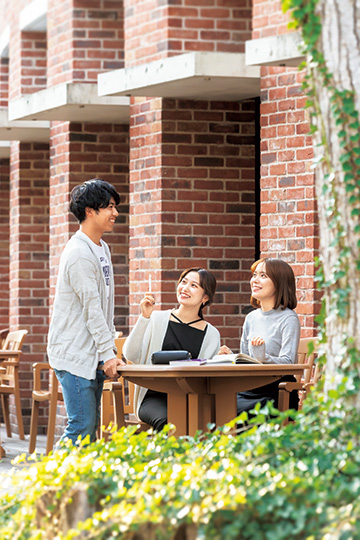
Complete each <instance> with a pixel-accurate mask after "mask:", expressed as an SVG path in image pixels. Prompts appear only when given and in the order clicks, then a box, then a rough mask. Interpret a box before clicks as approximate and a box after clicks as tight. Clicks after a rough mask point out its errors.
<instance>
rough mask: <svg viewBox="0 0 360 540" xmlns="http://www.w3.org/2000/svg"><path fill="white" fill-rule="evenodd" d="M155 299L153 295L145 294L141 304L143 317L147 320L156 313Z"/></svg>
mask: <svg viewBox="0 0 360 540" xmlns="http://www.w3.org/2000/svg"><path fill="white" fill-rule="evenodd" d="M154 304H155V299H154V297H153V296H152V294H145V296H144V298H143V299H142V300H141V302H140V310H141V315H142V316H143V317H145V319H149V318H150V316H151V314H152V312H153V311H154Z"/></svg>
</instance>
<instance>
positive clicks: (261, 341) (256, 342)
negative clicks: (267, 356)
mask: <svg viewBox="0 0 360 540" xmlns="http://www.w3.org/2000/svg"><path fill="white" fill-rule="evenodd" d="M264 343H265V340H264V339H263V338H261V337H253V338H252V340H251V345H253V346H255V347H257V346H258V345H264Z"/></svg>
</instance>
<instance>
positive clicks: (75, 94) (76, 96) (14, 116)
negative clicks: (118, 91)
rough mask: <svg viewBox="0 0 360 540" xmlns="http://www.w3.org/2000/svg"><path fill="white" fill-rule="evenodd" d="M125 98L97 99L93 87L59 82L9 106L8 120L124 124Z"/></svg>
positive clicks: (95, 88)
mask: <svg viewBox="0 0 360 540" xmlns="http://www.w3.org/2000/svg"><path fill="white" fill-rule="evenodd" d="M129 104H130V100H129V98H127V97H99V95H98V92H97V84H86V83H63V84H59V85H56V86H52V87H50V88H46V89H44V90H40V91H39V92H34V93H33V94H29V95H26V96H22V97H21V98H19V99H16V100H13V101H11V102H10V103H9V118H10V119H11V120H55V121H56V120H58V121H68V122H89V123H104V124H128V123H129Z"/></svg>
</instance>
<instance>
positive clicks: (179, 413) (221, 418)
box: [118, 364, 308, 435]
mask: <svg viewBox="0 0 360 540" xmlns="http://www.w3.org/2000/svg"><path fill="white" fill-rule="evenodd" d="M307 367H308V366H307V365H306V364H267V365H264V364H260V365H259V364H241V365H217V366H184V367H180V368H179V367H172V366H153V365H135V364H134V365H130V366H118V372H119V375H121V376H122V377H124V379H126V380H128V381H130V382H132V383H135V384H138V385H139V386H143V387H145V388H149V389H151V390H156V391H158V392H165V393H167V394H168V422H171V423H172V424H175V425H176V434H177V435H194V434H195V432H196V431H197V430H198V429H200V430H202V431H206V429H207V428H206V426H207V424H208V423H209V422H213V423H215V424H216V425H217V426H222V425H224V424H226V423H227V422H229V421H230V420H232V419H233V418H235V417H236V416H237V407H236V394H237V392H244V391H245V390H251V389H253V388H258V387H260V386H263V385H265V384H269V383H271V382H274V381H276V380H278V379H280V378H281V377H282V376H284V375H301V374H302V373H303V372H304V369H307Z"/></svg>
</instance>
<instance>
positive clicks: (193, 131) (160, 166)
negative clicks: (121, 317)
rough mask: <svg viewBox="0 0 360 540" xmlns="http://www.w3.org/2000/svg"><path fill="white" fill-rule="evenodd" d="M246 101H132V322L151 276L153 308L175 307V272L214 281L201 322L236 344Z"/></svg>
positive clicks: (246, 187) (243, 239)
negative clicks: (198, 271) (189, 271)
mask: <svg viewBox="0 0 360 540" xmlns="http://www.w3.org/2000/svg"><path fill="white" fill-rule="evenodd" d="M254 117H255V110H254V102H252V101H247V102H243V103H241V104H239V103H229V102H206V101H201V102H200V101H199V102H194V101H182V100H163V101H162V100H160V99H159V100H156V99H150V100H146V101H141V100H137V101H136V102H134V104H133V105H132V112H131V126H130V141H131V150H130V164H131V165H130V190H131V194H130V209H131V210H130V214H131V216H130V220H131V221H130V284H131V285H130V287H131V289H130V304H131V313H132V314H133V317H132V322H134V320H135V318H136V316H137V315H138V313H139V308H138V304H139V301H140V299H141V298H142V295H143V294H144V292H145V291H147V289H148V279H149V275H150V274H151V276H152V283H153V291H154V294H155V297H156V302H157V306H158V307H161V308H169V307H173V306H174V305H176V296H175V286H176V282H177V279H178V277H179V275H180V273H181V271H182V270H183V269H184V268H188V267H190V266H200V267H204V268H208V269H209V270H211V271H213V272H214V274H215V275H216V277H217V279H218V283H219V285H218V294H217V298H216V303H215V304H214V305H213V306H212V307H211V308H210V310H209V313H210V316H209V320H210V321H211V322H212V323H214V324H215V325H216V326H217V327H218V328H219V330H220V331H221V334H222V337H223V339H224V340H226V343H228V344H229V345H230V346H234V347H235V348H238V347H239V338H240V327H241V325H242V322H243V317H244V312H246V307H247V306H248V304H249V286H248V279H249V270H248V269H249V267H250V265H251V263H252V261H253V260H254V257H255V238H254V237H255V195H254V192H255V178H254V175H255V172H254V170H255V121H254Z"/></svg>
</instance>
